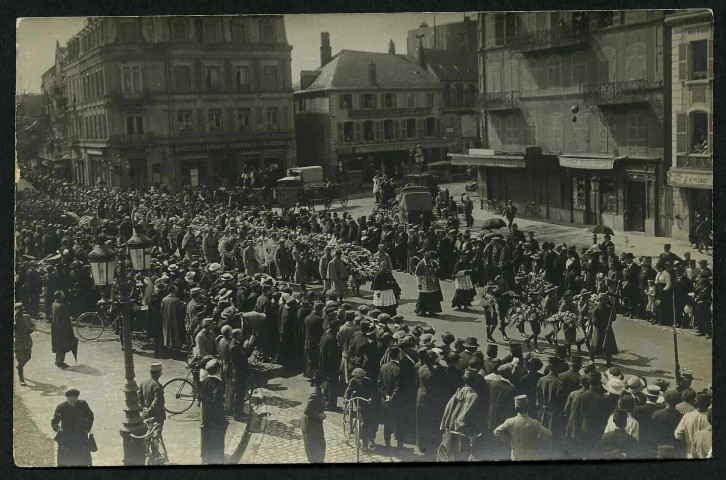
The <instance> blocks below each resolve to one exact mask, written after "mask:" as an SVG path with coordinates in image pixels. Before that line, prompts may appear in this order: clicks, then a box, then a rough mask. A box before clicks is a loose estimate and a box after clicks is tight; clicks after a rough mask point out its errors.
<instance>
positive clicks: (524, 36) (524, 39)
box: [507, 24, 588, 53]
mask: <svg viewBox="0 0 726 480" xmlns="http://www.w3.org/2000/svg"><path fill="white" fill-rule="evenodd" d="M587 34H588V32H587V26H586V25H585V24H582V25H578V24H565V25H560V26H557V27H554V28H548V29H545V30H537V31H535V32H526V33H521V34H518V35H513V36H511V37H508V38H507V45H508V46H509V49H510V51H511V52H522V53H524V52H535V51H541V50H549V49H553V48H561V47H569V46H573V45H580V44H583V43H585V42H587V38H588V35H587Z"/></svg>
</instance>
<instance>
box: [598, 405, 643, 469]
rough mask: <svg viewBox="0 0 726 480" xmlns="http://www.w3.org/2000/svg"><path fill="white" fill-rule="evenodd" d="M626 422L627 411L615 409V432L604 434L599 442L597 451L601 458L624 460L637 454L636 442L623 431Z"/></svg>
mask: <svg viewBox="0 0 726 480" xmlns="http://www.w3.org/2000/svg"><path fill="white" fill-rule="evenodd" d="M627 421H628V412H627V410H624V409H622V408H617V409H615V411H614V412H613V423H614V424H615V430H613V431H611V432H608V433H606V434H604V435H603V436H602V439H601V440H600V446H599V447H600V448H599V450H600V456H601V457H602V458H608V459H621V460H625V459H628V458H633V457H634V456H636V455H637V454H638V453H639V446H638V441H637V440H636V439H635V438H633V437H632V436H631V435H629V434H628V433H627V432H626V431H625V425H626V424H627Z"/></svg>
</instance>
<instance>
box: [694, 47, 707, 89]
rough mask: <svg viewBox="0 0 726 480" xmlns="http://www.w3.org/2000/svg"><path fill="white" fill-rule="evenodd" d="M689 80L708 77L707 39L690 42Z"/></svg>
mask: <svg viewBox="0 0 726 480" xmlns="http://www.w3.org/2000/svg"><path fill="white" fill-rule="evenodd" d="M690 47H691V76H690V79H691V80H704V79H706V78H708V40H697V41H695V42H691V44H690Z"/></svg>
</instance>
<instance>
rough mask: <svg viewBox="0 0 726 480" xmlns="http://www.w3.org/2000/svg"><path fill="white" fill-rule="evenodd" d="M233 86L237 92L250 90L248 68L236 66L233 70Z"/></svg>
mask: <svg viewBox="0 0 726 480" xmlns="http://www.w3.org/2000/svg"><path fill="white" fill-rule="evenodd" d="M234 84H235V87H236V88H237V90H248V89H249V88H250V67H248V66H238V67H236V68H235V72H234Z"/></svg>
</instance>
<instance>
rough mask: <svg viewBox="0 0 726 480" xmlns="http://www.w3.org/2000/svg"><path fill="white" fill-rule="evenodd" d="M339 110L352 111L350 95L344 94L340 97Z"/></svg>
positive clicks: (351, 96)
mask: <svg viewBox="0 0 726 480" xmlns="http://www.w3.org/2000/svg"><path fill="white" fill-rule="evenodd" d="M340 108H342V109H343V110H352V109H353V95H351V94H350V93H345V94H343V95H341V96H340Z"/></svg>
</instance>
